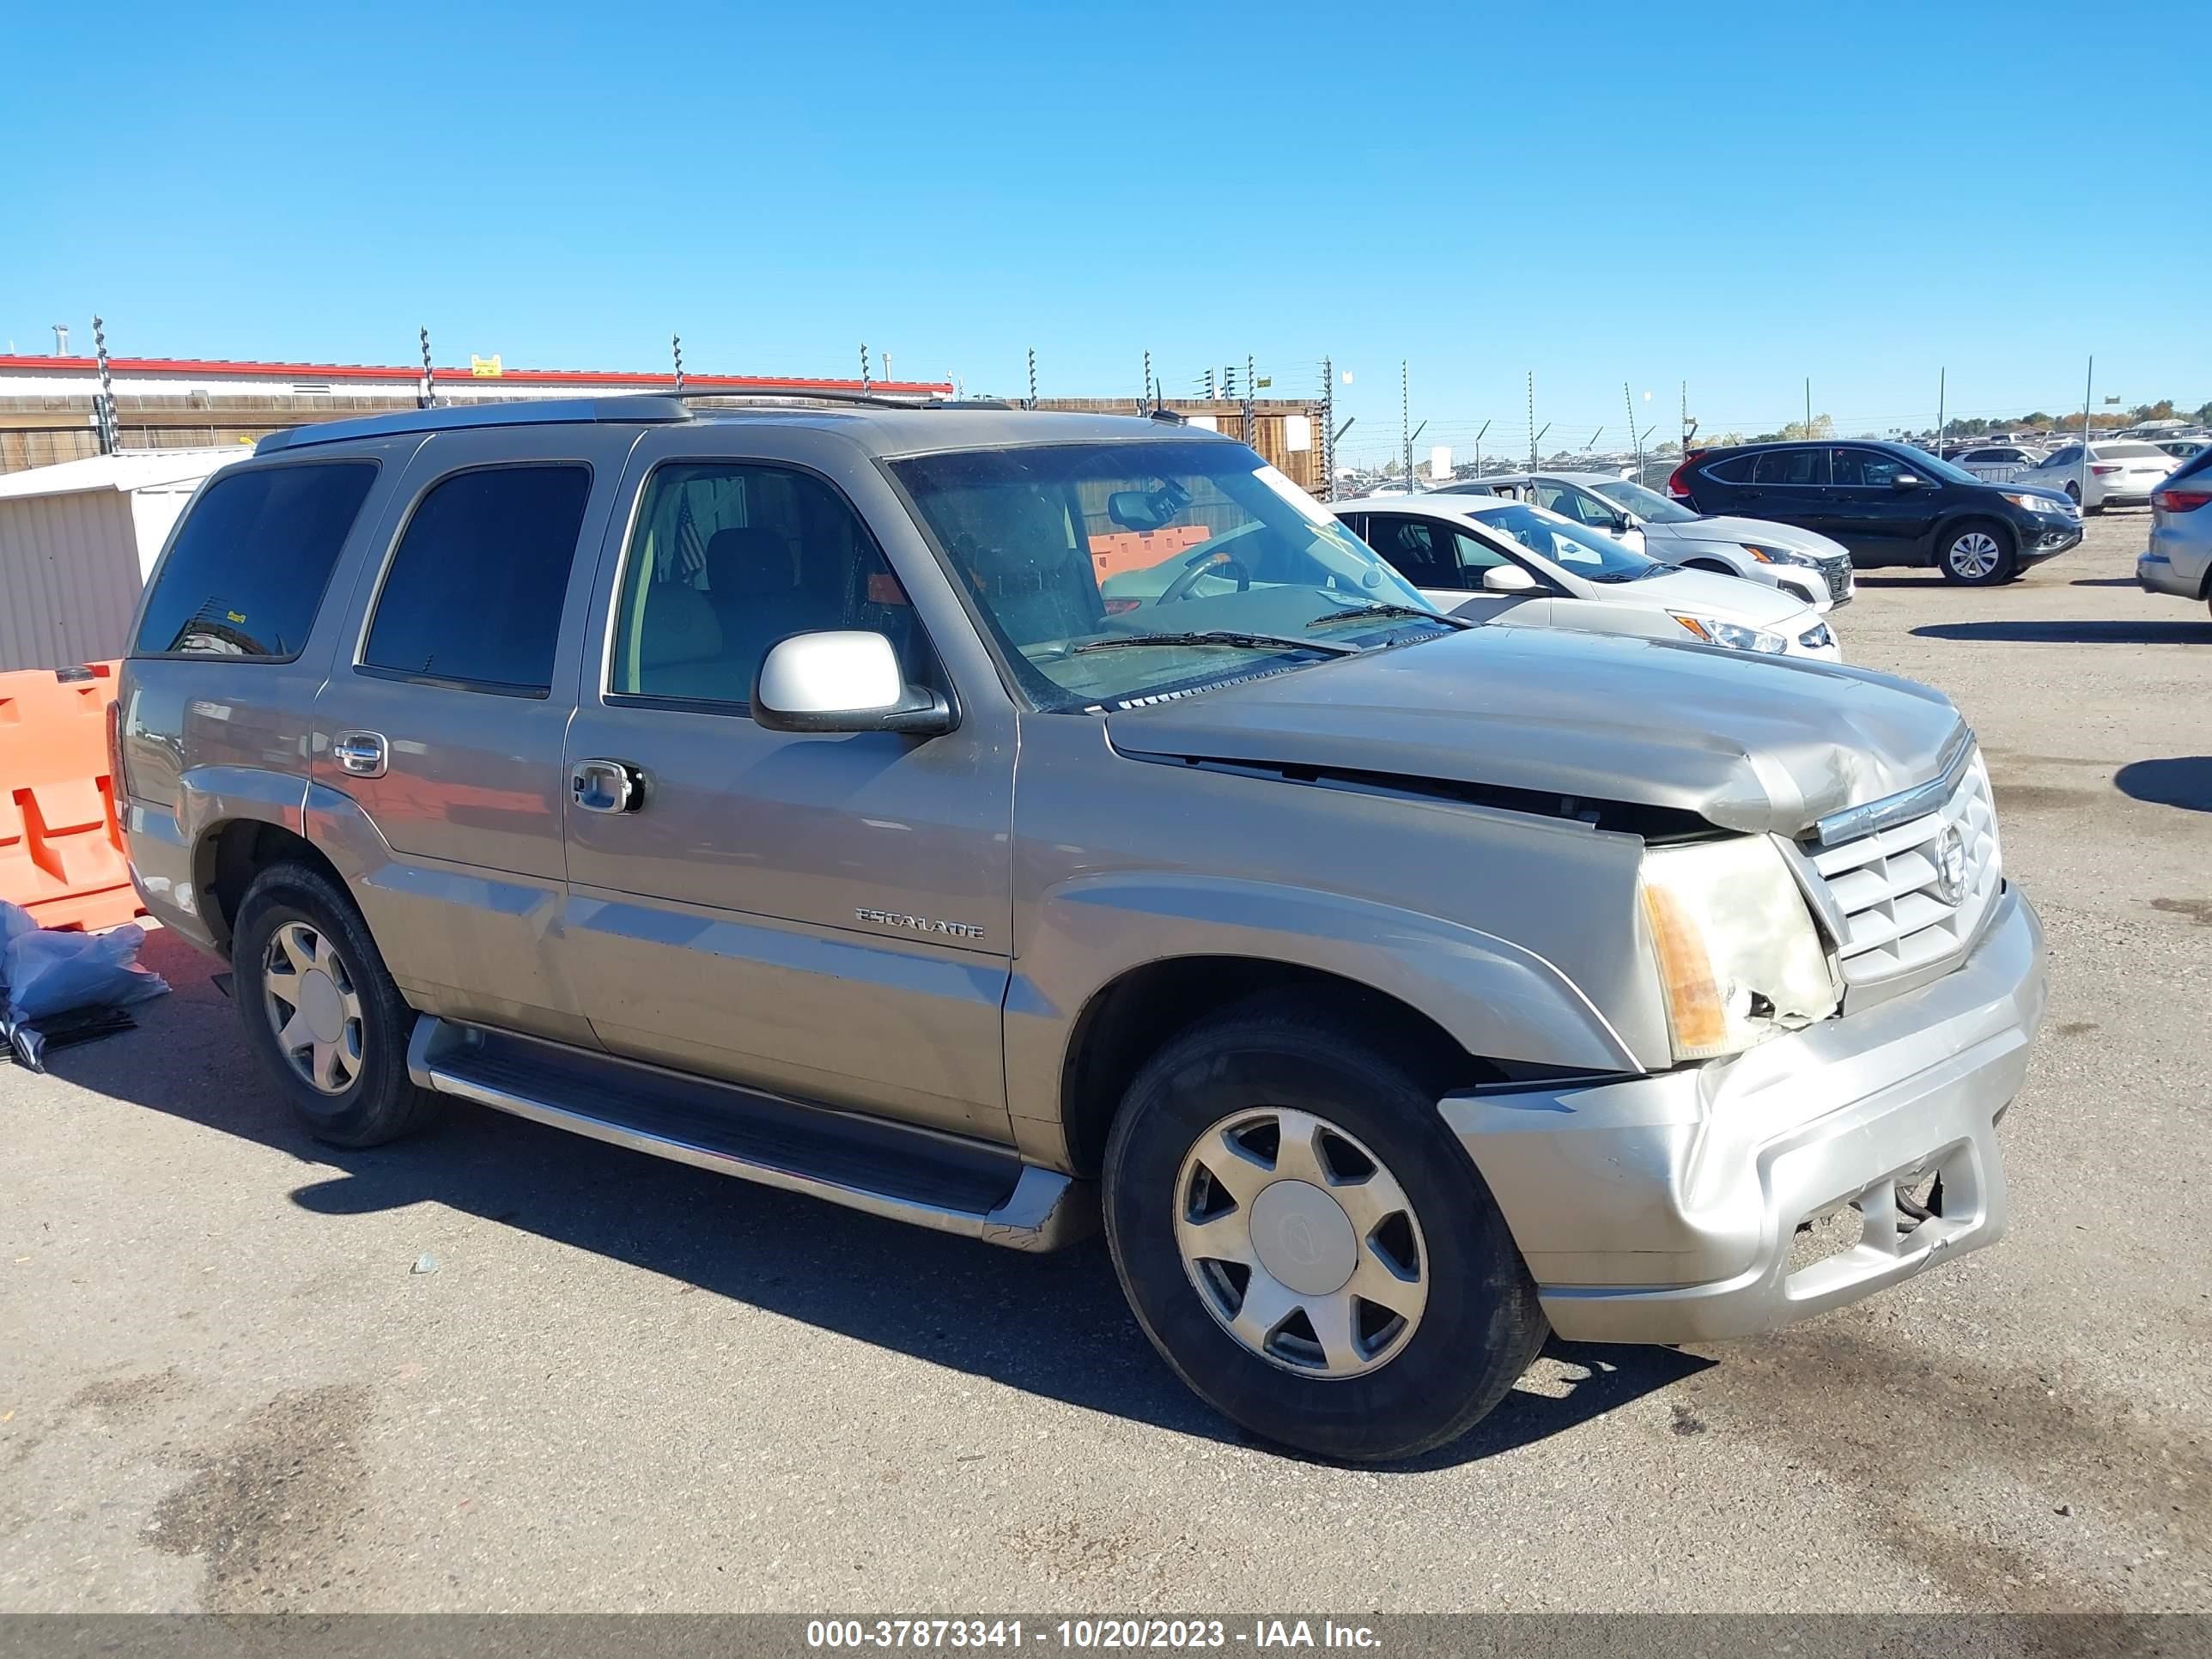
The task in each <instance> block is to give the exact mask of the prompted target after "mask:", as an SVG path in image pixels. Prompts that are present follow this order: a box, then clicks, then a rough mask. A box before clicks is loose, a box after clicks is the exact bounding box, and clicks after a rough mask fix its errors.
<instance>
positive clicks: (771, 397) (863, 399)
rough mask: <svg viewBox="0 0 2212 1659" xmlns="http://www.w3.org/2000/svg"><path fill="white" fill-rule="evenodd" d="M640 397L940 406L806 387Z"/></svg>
mask: <svg viewBox="0 0 2212 1659" xmlns="http://www.w3.org/2000/svg"><path fill="white" fill-rule="evenodd" d="M642 395H644V396H646V397H648V398H676V399H678V401H680V402H683V403H687V404H688V403H690V402H691V401H692V400H693V399H695V398H725V399H728V400H730V401H732V402H736V403H746V404H861V405H862V406H864V407H866V408H870V409H933V408H936V407H938V406H939V405H938V404H937V403H936V401H935V400H934V399H933V398H931V399H923V398H892V397H887V396H885V395H884V394H883V393H881V392H836V391H818V392H817V391H813V390H811V389H808V388H805V387H793V389H792V390H791V391H788V392H775V391H769V390H762V391H753V390H751V389H750V388H748V389H747V390H744V391H742V392H730V391H724V390H722V389H721V388H720V387H716V386H685V387H684V389H683V390H682V391H680V392H678V391H676V390H673V389H672V388H671V390H669V391H667V392H646V393H644V394H642Z"/></svg>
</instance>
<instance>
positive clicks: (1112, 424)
mask: <svg viewBox="0 0 2212 1659" xmlns="http://www.w3.org/2000/svg"><path fill="white" fill-rule="evenodd" d="M804 395H805V394H798V395H797V396H795V397H794V398H793V400H792V401H789V402H781V403H774V402H764V403H757V404H750V405H737V406H724V407H715V406H713V405H708V406H707V407H703V408H702V407H696V406H694V405H692V404H687V403H685V402H684V401H683V400H682V399H679V398H673V397H667V396H660V397H642V398H546V399H542V400H538V401H535V402H528V403H512V404H466V405H461V406H456V407H447V408H439V409H412V410H400V411H398V413H396V414H391V415H372V416H367V417H365V418H364V419H362V420H357V421H320V422H315V423H314V424H313V425H310V426H297V427H293V428H289V429H288V430H285V431H283V432H274V433H271V434H270V435H269V436H267V437H265V438H264V439H263V440H262V441H260V443H259V444H258V446H257V447H256V453H262V454H266V453H272V452H276V451H282V450H289V449H306V448H311V447H316V446H319V445H323V444H336V443H345V442H349V441H354V440H356V439H365V438H376V437H383V436H386V435H390V434H392V433H403V432H443V431H451V430H455V429H459V428H477V427H490V426H567V425H574V424H578V423H580V422H600V421H605V422H637V423H640V424H647V425H664V424H669V425H672V424H677V423H681V422H728V423H737V424H744V423H750V424H759V423H763V422H769V423H773V424H775V425H778V426H808V427H813V428H818V429H822V430H829V431H837V432H842V433H843V434H845V435H847V436H848V437H850V438H852V439H853V440H854V441H855V442H857V443H860V445H862V446H863V447H865V448H866V449H867V450H868V451H869V452H870V453H872V454H878V455H911V454H921V453H927V452H930V451H933V450H947V449H988V448H999V447H1006V446H1008V445H1014V444H1036V443H1083V442H1128V441H1133V440H1137V441H1141V440H1145V439H1153V440H1159V439H1170V440H1176V441H1187V442H1200V441H1204V442H1212V443H1225V442H1228V441H1230V440H1228V439H1226V438H1224V437H1222V436H1221V435H1218V434H1217V433H1213V432H1209V431H1207V430H1206V429H1205V428H1201V427H1186V426H1184V425H1183V424H1182V423H1181V422H1162V421H1154V420H1150V419H1147V418H1146V417H1144V416H1135V415H1080V414H1061V413H1058V412H1048V411H1045V410H1026V409H1020V408H960V407H932V406H930V405H927V404H866V403H853V404H843V403H836V404H831V403H808V402H805V401H804Z"/></svg>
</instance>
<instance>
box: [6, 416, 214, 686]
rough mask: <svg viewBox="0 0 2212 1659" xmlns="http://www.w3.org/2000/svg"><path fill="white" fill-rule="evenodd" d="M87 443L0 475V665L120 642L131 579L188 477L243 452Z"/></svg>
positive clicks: (127, 628)
mask: <svg viewBox="0 0 2212 1659" xmlns="http://www.w3.org/2000/svg"><path fill="white" fill-rule="evenodd" d="M249 453H252V452H251V451H249V450H248V449H246V447H244V446H242V445H239V446H233V447H230V448H228V449H162V450H152V451H148V452H144V453H137V454H128V453H126V454H121V455H94V456H92V457H89V458H88V459H84V460H81V461H64V462H62V463H61V464H60V465H57V466H40V467H33V468H32V469H31V470H30V471H27V472H11V473H9V474H8V475H7V476H6V477H0V672H5V671H12V670H15V669H19V668H65V667H68V666H70V665H71V664H74V663H82V662H103V661H106V659H109V658H112V657H119V656H121V655H123V654H124V653H125V651H127V650H129V649H130V645H131V641H130V632H131V613H132V612H133V611H135V610H136V609H137V605H138V590H139V589H140V588H141V587H143V586H144V585H145V581H146V577H147V574H148V573H149V572H150V571H151V570H152V569H153V568H154V561H155V559H156V558H157V557H159V556H161V546H162V544H163V543H164V542H166V541H167V539H168V536H169V528H170V526H172V525H173V524H175V523H176V521H177V516H178V514H179V513H182V512H183V511H184V510H185V502H186V501H190V500H191V495H192V491H193V490H195V489H198V488H199V484H200V481H201V480H202V479H203V478H204V477H207V475H208V474H209V473H210V472H212V471H215V470H216V468H217V467H219V466H221V465H223V464H224V463H225V462H226V461H234V460H237V459H240V457H242V456H245V455H246V454H249Z"/></svg>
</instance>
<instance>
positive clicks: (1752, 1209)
mask: <svg viewBox="0 0 2212 1659" xmlns="http://www.w3.org/2000/svg"><path fill="white" fill-rule="evenodd" d="M2044 1005H2045V981H2044V966H2043V931H2042V928H2041V926H2040V925H2039V923H2038V921H2036V917H2035V913H2034V911H2033V909H2031V908H2029V906H2028V904H2027V900H2026V899H2024V898H2022V897H2021V895H2020V893H2019V891H2018V890H2017V889H2011V888H2008V889H2007V890H2005V892H2004V893H2003V894H2002V896H2001V897H2000V898H1999V900H1998V901H1997V908H1996V915H1995V917H1994V918H1993V920H1992V921H1991V924H1990V927H1989V928H1988V930H1987V931H1986V932H1985V933H1984V934H1983V936H1982V939H1981V941H1980V942H1979V943H1978V945H1976V946H1975V947H1974V949H1973V951H1972V953H1971V954H1969V955H1968V957H1966V960H1965V961H1964V962H1963V963H1960V965H1959V967H1958V968H1956V969H1954V970H1953V971H1952V972H1950V973H1948V974H1947V975H1944V976H1943V977H1942V978H1941V979H1938V980H1936V981H1933V982H1931V983H1929V984H1928V985H1925V986H1923V987H1921V988H1919V989H1918V990H1916V991H1912V992H1910V993H1907V994H1905V995H1902V996H1899V997H1895V998H1893V999H1892V1000H1889V1001H1887V1002H1883V1003H1881V1004H1878V1005H1876V1006H1874V1007H1871V1008H1868V1009H1865V1010H1863V1011H1862V1012H1856V1013H1850V1014H1846V1015H1844V1016H1843V1017H1840V1018H1833V1019H1828V1020H1823V1021H1821V1022H1820V1024H1817V1025H1813V1026H1809V1027H1808V1028H1807V1029H1805V1030H1802V1031H1797V1032H1793V1033H1792V1034H1790V1036H1781V1037H1776V1038H1774V1039H1772V1040H1771V1041H1770V1042H1764V1043H1761V1044H1760V1045H1759V1047H1758V1048H1753V1049H1752V1050H1750V1051H1749V1052H1748V1053H1746V1054H1739V1055H1737V1056H1735V1058H1734V1059H1731V1060H1717V1061H1713V1062H1711V1063H1709V1064H1707V1065H1704V1066H1686V1067H1683V1068H1681V1069H1680V1070H1676V1071H1673V1072H1664V1073H1656V1074H1655V1075H1652V1076H1650V1077H1642V1078H1634V1079H1628V1080H1626V1081H1623V1082H1609V1083H1598V1084H1592V1085H1583V1086H1579V1087H1577V1086H1573V1085H1552V1086H1549V1087H1547V1088H1544V1089H1541V1090H1527V1089H1513V1090H1510V1091H1480V1092H1476V1093H1471V1094H1464V1095H1455V1096H1451V1097H1447V1098H1446V1099H1445V1100H1443V1102H1442V1103H1441V1104H1440V1109H1441V1110H1442V1112H1443V1117H1444V1121H1445V1122H1446V1123H1447V1124H1448V1125H1449V1127H1450V1128H1451V1130H1452V1131H1453V1133H1455V1134H1456V1135H1457V1136H1458V1137H1459V1139H1460V1142H1461V1144H1462V1146H1465V1147H1466V1148H1467V1151H1468V1156H1469V1157H1471V1158H1473V1159H1474V1163H1475V1166H1476V1167H1477V1168H1478V1169H1479V1170H1481V1172H1482V1175H1483V1178H1484V1180H1485V1181H1486V1182H1487V1183H1488V1185H1489V1188H1490V1191H1491V1193H1492V1195H1493V1196H1494V1197H1495V1198H1496V1200H1498V1207H1499V1209H1500V1210H1502V1211H1503V1212H1504V1216H1505V1220H1506V1223H1507V1225H1508V1226H1510V1228H1511V1230H1512V1232H1513V1237H1514V1240H1515V1242H1516V1243H1517V1244H1518V1245H1519V1246H1520V1248H1521V1252H1522V1256H1523V1258H1524V1259H1525V1260H1526V1261H1527V1262H1528V1270H1529V1272H1530V1273H1531V1274H1532V1275H1533V1276H1534V1279H1535V1280H1536V1284H1537V1291H1538V1294H1539V1296H1540V1297H1541V1299H1542V1302H1543V1305H1544V1311H1545V1313H1546V1314H1547V1316H1549V1317H1550V1319H1551V1322H1552V1328H1553V1330H1555V1331H1557V1332H1558V1333H1559V1335H1561V1336H1562V1337H1565V1338H1566V1339H1568V1340H1572V1341H1583V1342H1687V1341H1695V1340H1705V1339H1710V1338H1716V1337H1729V1336H1741V1335H1746V1334H1750V1333H1753V1332H1755V1331H1764V1330H1770V1329H1772V1328H1775V1327H1776V1326H1778V1325H1783V1324H1786V1323H1788V1322H1790V1321H1791V1320H1794V1319H1801V1318H1803V1317H1804V1316H1807V1315H1808V1314H1814V1313H1820V1312H1823V1311H1825V1310H1828V1309H1830V1308H1836V1307H1840V1306H1842V1305H1843V1304H1845V1303H1848V1302H1855V1301H1857V1300H1858V1299H1859V1298H1860V1297H1864V1296H1868V1295H1870V1294H1872V1293H1873V1292H1874V1291H1877V1290H1880V1289H1881V1288H1882V1287H1883V1286H1885V1285H1893V1284H1895V1283H1897V1282H1898V1281H1899V1280H1900V1279H1907V1278H1910V1277H1911V1275H1912V1274H1914V1273H1918V1272H1919V1271H1920V1270H1921V1269H1922V1268H1923V1267H1927V1266H1929V1264H1930V1263H1931V1262H1933V1261H1936V1260H1937V1259H1938V1258H1939V1257H1942V1256H1952V1255H1961V1254H1963V1253H1964V1252H1966V1251H1967V1250H1973V1249H1980V1248H1981V1247H1982V1246H1984V1245H1985V1244H1993V1243H1996V1240H1997V1239H1998V1237H2000V1236H2001V1235H2002V1233H2003V1231H2004V1225H2005V1185H2004V1165H2003V1162H2002V1158H2000V1156H1999V1154H1998V1151H1997V1142H1996V1119H1997V1118H1998V1117H1999V1116H2000V1115H2002V1113H2003V1111H2004V1109H2005V1107H2006V1105H2007V1104H2008V1103H2009V1102H2010V1101H2011V1099H2012V1097H2013V1096H2014V1095H2015V1093H2016V1092H2017V1091H2019V1088H2020V1085H2021V1079H2023V1078H2024V1077H2025V1076H2026V1074H2027V1049H2028V1044H2029V1042H2030V1040H2031V1039H2032V1038H2033V1036H2034V1035H2035V1031H2036V1029H2037V1028H2038V1027H2039V1025H2040V1024H2042V1021H2043V1012H2044ZM1936 1173H1940V1174H1941V1175H1942V1189H1943V1205H1942V1207H1943V1213H1942V1215H1941V1216H1938V1217H1935V1218H1931V1219H1929V1220H1925V1221H1919V1222H1918V1223H1917V1225H1916V1224H1915V1221H1914V1219H1913V1218H1911V1216H1909V1215H1908V1214H1906V1213H1905V1212H1904V1211H1903V1210H1901V1209H1900V1208H1899V1205H1898V1201H1897V1194H1898V1192H1899V1189H1900V1188H1908V1187H1912V1186H1916V1185H1918V1184H1920V1183H1921V1182H1923V1181H1924V1179H1925V1178H1926V1177H1927V1176H1929V1175H1931V1174H1936ZM1845 1206H1850V1207H1852V1208H1856V1209H1857V1210H1858V1211H1859V1212H1860V1214H1861V1216H1862V1217H1863V1226H1862V1231H1861V1237H1860V1238H1859V1241H1858V1243H1857V1244H1855V1245H1853V1246H1851V1247H1850V1248H1849V1249H1844V1250H1842V1251H1841V1252H1840V1253H1838V1254H1835V1255H1829V1256H1827V1257H1826V1258H1825V1259H1821V1260H1818V1261H1810V1262H1808V1263H1806V1264H1803V1265H1797V1264H1793V1261H1792V1259H1791V1252H1792V1243H1793V1241H1794V1239H1795V1238H1796V1234H1797V1231H1798V1227H1799V1225H1800V1224H1801V1223H1803V1222H1807V1221H1810V1220H1814V1219H1816V1218H1822V1217H1826V1216H1829V1215H1831V1214H1833V1213H1835V1212H1838V1211H1840V1210H1841V1209H1843V1208H1844V1207H1845Z"/></svg>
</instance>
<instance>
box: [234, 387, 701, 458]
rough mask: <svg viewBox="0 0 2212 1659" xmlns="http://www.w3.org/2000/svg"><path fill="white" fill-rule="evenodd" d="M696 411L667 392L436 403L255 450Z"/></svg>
mask: <svg viewBox="0 0 2212 1659" xmlns="http://www.w3.org/2000/svg"><path fill="white" fill-rule="evenodd" d="M690 418H691V411H690V410H688V409H686V408H685V407H684V405H683V404H681V403H679V402H678V401H677V400H676V399H674V398H671V397H669V396H667V395H666V394H665V393H664V392H646V393H644V394H642V395H635V394H632V395H618V396H616V397H611V398H516V399H515V400H514V401H513V402H512V403H497V404H492V403H486V404H434V405H432V406H431V407H430V408H428V409H404V410H393V411H392V413H390V414H387V415H364V416H361V417H360V418H359V419H357V420H350V421H316V422H311V423H310V424H308V425H306V426H295V427H288V428H285V429H283V431H280V432H272V433H270V435H268V436H267V437H265V438H263V439H261V440H260V441H258V442H257V443H256V444H255V445H254V446H253V453H255V454H257V455H265V454H268V453H270V452H271V451H272V450H280V449H307V448H310V447H313V446H314V445H317V444H336V443H345V442H348V441H350V440H352V439H356V438H380V437H384V436H386V435H390V434H392V433H401V432H447V431H452V430H453V429H455V428H471V427H480V426H566V425H572V424H576V423H579V422H592V421H652V422H662V421H688V420H690Z"/></svg>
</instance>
